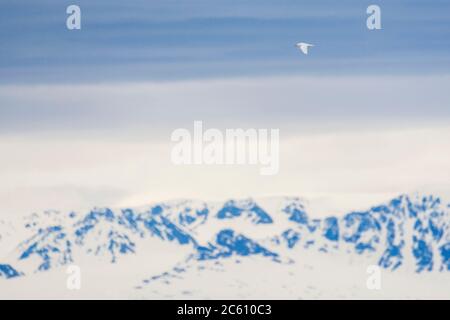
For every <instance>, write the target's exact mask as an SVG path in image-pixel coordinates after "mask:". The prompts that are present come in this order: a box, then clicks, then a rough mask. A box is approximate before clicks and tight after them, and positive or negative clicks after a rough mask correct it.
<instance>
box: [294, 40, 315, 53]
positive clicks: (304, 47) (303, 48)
mask: <svg viewBox="0 0 450 320" xmlns="http://www.w3.org/2000/svg"><path fill="white" fill-rule="evenodd" d="M295 46H296V47H297V48H299V49H300V50H301V52H303V53H304V54H308V49H309V47H314V45H313V44H310V43H306V42H299V43H297V44H296V45H295Z"/></svg>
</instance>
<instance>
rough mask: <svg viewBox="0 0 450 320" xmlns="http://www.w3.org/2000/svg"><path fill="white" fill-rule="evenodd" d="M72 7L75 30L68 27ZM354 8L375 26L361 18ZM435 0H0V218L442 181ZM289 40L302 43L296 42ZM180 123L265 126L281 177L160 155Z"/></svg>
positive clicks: (449, 7) (444, 59) (347, 194)
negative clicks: (275, 137) (371, 16)
mask: <svg viewBox="0 0 450 320" xmlns="http://www.w3.org/2000/svg"><path fill="white" fill-rule="evenodd" d="M70 4H78V5H79V6H80V7H81V10H82V29H81V30H80V31H69V30H67V29H66V17H67V14H66V8H67V6H68V5H70ZM370 4H378V5H379V6H380V7H381V10H382V16H381V19H382V28H383V29H382V30H379V31H369V30H368V29H367V28H366V18H367V14H366V8H367V6H368V5H370ZM449 12H450V2H449V1H448V0H433V1H425V0H423V1H416V0H410V1H406V0H405V1H395V0H388V1H384V0H371V1H366V0H353V1H349V0H341V1H336V0H313V1H300V0H292V1H285V0H277V1H268V0H258V1H246V0H241V1H233V0H214V1H206V0H201V1H195V0H189V1H185V0H177V1H167V0H164V1H162V0H150V1H142V0H135V1H116V0H109V1H106V0H96V1H92V0H70V1H66V0H61V1H48V0H37V1H28V0H27V1H25V0H2V1H1V2H0V44H1V45H0V147H1V150H2V157H0V180H1V181H2V183H1V184H0V217H1V216H2V215H4V214H5V215H6V214H16V213H25V212H32V211H35V210H43V209H48V208H57V209H58V208H59V209H64V210H72V209H76V208H89V207H91V206H98V205H100V206H101V205H105V206H133V205H140V204H147V203H149V202H152V201H161V200H165V199H173V198H198V199H204V200H208V199H221V200H223V199H227V198H230V197H248V196H267V195H269V196H270V195H295V196H299V195H300V196H312V197H318V198H319V199H321V200H320V201H322V199H323V198H324V197H325V198H326V197H336V199H337V200H338V201H337V202H338V203H342V202H343V199H348V204H349V205H350V207H351V208H352V209H355V207H354V205H355V199H358V198H359V197H361V198H362V199H369V198H370V199H372V200H373V197H376V198H377V199H385V200H386V199H388V198H389V197H392V196H396V195H398V194H399V193H404V192H409V191H415V190H418V189H420V188H422V187H427V188H428V187H429V186H432V187H433V188H436V189H435V190H441V191H442V190H443V191H444V193H445V194H448V195H450V189H449V185H448V181H449V180H450V168H449V164H450V152H449V151H448V150H450V145H449V144H450V108H449V106H450V91H449V90H448V88H449V86H450V75H449V70H450V55H449V52H450V20H449V18H448V14H449ZM299 41H305V42H310V43H313V44H315V45H316V46H315V47H314V48H312V50H311V52H310V54H309V55H308V56H305V55H302V54H301V53H300V52H299V51H298V50H297V49H296V48H295V46H294V45H295V43H296V42H299ZM194 120H201V121H204V125H205V128H219V129H225V128H277V129H280V137H281V138H280V139H281V141H280V150H281V151H280V174H279V175H276V176H271V177H262V176H260V175H259V174H258V168H255V167H248V166H244V167H240V166H232V167H227V168H224V167H221V166H212V167H204V166H201V167H196V166H184V167H175V166H173V164H172V163H171V162H170V159H169V155H170V152H171V146H172V145H171V141H170V135H171V133H172V132H173V130H175V129H178V128H187V129H191V128H192V125H193V121H194ZM193 181H194V182H195V183H193ZM372 200H371V201H372ZM346 201H347V200H346ZM377 201H378V200H377ZM375 203H376V202H370V203H366V202H365V203H364V205H366V204H368V205H372V204H375Z"/></svg>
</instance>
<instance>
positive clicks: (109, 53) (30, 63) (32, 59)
mask: <svg viewBox="0 0 450 320" xmlns="http://www.w3.org/2000/svg"><path fill="white" fill-rule="evenodd" d="M373 3H375V4H378V5H379V6H380V7H381V10H382V27H383V30H380V31H369V30H368V29H367V28H366V18H367V14H366V8H367V6H368V5H369V4H373ZM69 4H77V5H79V6H80V7H81V10H82V30H80V31H69V30H67V29H66V27H65V20H66V16H67V15H66V13H65V9H66V7H67V6H68V5H69ZM0 7H1V10H0V24H1V25H0V26H1V27H0V42H1V43H2V45H1V49H0V73H1V74H2V76H1V78H0V81H1V82H2V83H43V82H47V83H61V82H69V83H70V82H76V83H80V82H97V81H102V82H104V81H107V82H111V81H140V80H161V79H164V80H167V79H169V80H173V79H193V78H208V77H214V78H221V77H229V76H232V77H233V76H252V75H258V76H267V75H284V74H289V75H305V74H328V75H342V74H380V73H381V74H411V73H412V74H424V73H425V74H436V73H439V74H443V73H447V72H448V70H449V67H450V55H449V51H450V21H449V19H448V12H450V2H449V1H445V0H433V1H417V0H415V1H403V0H402V1H384V0H379V1H365V0H363V1H360V0H352V1H349V0H343V1H332V0H315V1H298V0H293V1H285V0H283V1H268V0H259V1H246V0H241V1H222V0H219V1H205V0H201V1H193V0H190V1H185V0H178V1H160V0H157V1H142V0H139V1H105V0H97V1H86V0H78V1H73V0H71V1H48V0H38V1H32V2H30V1H24V0H3V1H2V3H1V5H0ZM298 41H307V42H311V43H314V44H316V47H315V48H314V51H313V54H311V55H310V56H308V59H307V60H306V59H305V57H302V56H300V54H299V52H298V51H297V50H296V49H295V48H294V44H295V43H296V42H298Z"/></svg>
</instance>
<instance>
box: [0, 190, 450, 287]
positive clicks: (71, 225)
mask: <svg viewBox="0 0 450 320" xmlns="http://www.w3.org/2000/svg"><path fill="white" fill-rule="evenodd" d="M0 226H2V228H1V229H0V235H1V236H2V238H0V239H1V240H0V241H3V242H5V239H8V243H9V245H8V246H2V247H1V248H3V249H2V250H3V252H1V253H3V255H2V256H1V258H0V278H8V279H12V278H17V277H20V278H24V279H26V278H27V277H31V276H33V275H34V274H39V273H45V272H51V271H52V270H55V269H58V268H61V267H64V266H69V265H74V264H75V265H77V264H80V263H83V264H84V265H88V266H89V265H90V263H92V264H94V263H95V264H99V263H100V264H102V265H105V266H106V265H108V266H110V267H114V265H117V264H119V263H120V262H121V260H123V261H127V257H130V256H138V257H150V258H151V259H150V260H151V264H152V266H154V265H156V264H158V263H162V260H163V259H164V255H161V254H157V253H155V251H154V249H149V247H151V248H158V247H163V246H166V245H170V248H171V249H170V250H174V252H175V253H174V254H175V255H177V254H179V257H178V262H177V263H175V264H173V266H172V267H171V268H169V270H166V271H165V272H161V273H158V274H149V277H146V278H144V279H143V281H142V283H141V285H139V287H142V286H146V285H150V284H149V283H151V282H152V280H156V279H161V278H164V277H163V276H164V275H165V276H166V277H172V276H174V275H176V274H177V273H180V272H185V271H186V270H188V269H189V268H190V267H192V266H193V265H195V264H199V263H204V264H205V265H210V263H215V265H216V266H217V265H221V264H223V263H225V264H227V265H228V264H230V263H231V262H232V261H234V262H235V263H237V264H238V263H240V262H241V261H243V260H245V259H248V258H251V257H256V259H262V260H261V261H264V264H281V265H288V264H289V265H295V264H296V263H297V262H298V260H299V259H300V260H302V259H306V257H310V256H311V253H317V254H321V256H323V255H330V256H333V257H335V256H339V257H341V258H342V259H350V260H352V259H364V261H367V263H368V264H373V265H378V266H380V267H381V268H383V269H385V270H390V271H394V272H397V270H405V271H409V272H412V273H416V274H424V273H430V272H433V273H434V272H438V273H447V272H448V271H450V205H449V204H447V203H443V202H442V201H441V200H440V199H439V198H438V197H434V196H431V195H428V196H419V195H414V196H408V195H402V196H399V197H397V198H395V199H392V200H391V201H389V202H387V203H384V204H380V205H377V206H373V207H371V208H368V209H367V210H365V211H355V212H349V213H347V214H345V215H343V216H334V215H332V214H330V216H328V217H325V218H317V217H314V213H313V212H308V202H307V201H304V200H302V199H300V198H271V199H261V200H258V201H254V200H252V199H245V200H229V201H226V202H224V203H206V202H201V201H186V200H183V201H172V202H167V203H158V204H154V205H151V206H148V207H141V208H133V209H132V208H124V209H118V210H115V209H114V210H113V209H109V208H95V209H93V210H91V211H89V212H87V213H85V214H83V213H76V212H69V213H61V212H57V211H47V212H44V213H42V214H33V215H31V216H28V217H26V218H24V219H23V220H21V221H19V222H17V221H16V222H15V223H12V222H3V223H0ZM20 237H25V238H20ZM13 242H15V244H14V245H13V246H12V245H11V243H13ZM1 243H2V242H0V244H1ZM4 248H7V249H8V250H6V249H4ZM177 248H180V249H177ZM177 252H179V253H177ZM86 261H87V264H86ZM125 263H126V262H125ZM259 263H261V262H259ZM311 263H313V262H312V261H311ZM140 267H144V268H145V265H144V266H142V265H141V266H140ZM261 268H262V269H263V268H264V267H263V266H261ZM129 270H130V272H132V271H131V270H133V265H130V266H129ZM0 285H1V284H0ZM131 285H136V284H135V283H133V284H130V286H131Z"/></svg>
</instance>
